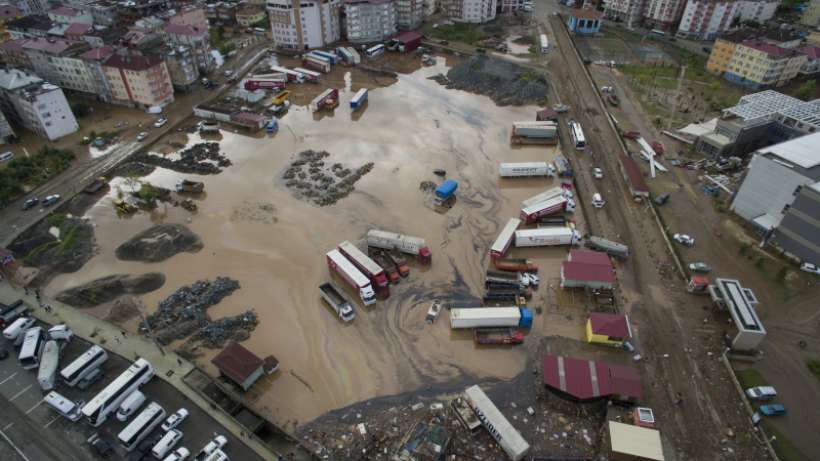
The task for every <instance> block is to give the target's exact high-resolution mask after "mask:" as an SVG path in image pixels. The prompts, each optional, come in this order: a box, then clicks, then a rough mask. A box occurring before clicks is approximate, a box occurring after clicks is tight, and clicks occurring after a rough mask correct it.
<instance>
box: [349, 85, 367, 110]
mask: <svg viewBox="0 0 820 461" xmlns="http://www.w3.org/2000/svg"><path fill="white" fill-rule="evenodd" d="M366 102H367V88H362V89H360V90H359V91H357V92H356V94H355V95H353V98H352V99H351V100H350V109H351V110H353V111H357V110H359V109H361V108H362V106H364V104H365V103H366Z"/></svg>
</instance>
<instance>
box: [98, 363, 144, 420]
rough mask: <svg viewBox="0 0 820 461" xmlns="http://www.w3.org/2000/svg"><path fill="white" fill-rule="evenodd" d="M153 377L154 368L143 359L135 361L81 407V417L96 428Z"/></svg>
mask: <svg viewBox="0 0 820 461" xmlns="http://www.w3.org/2000/svg"><path fill="white" fill-rule="evenodd" d="M153 376H154V367H153V366H151V364H150V363H149V362H148V361H147V360H145V359H142V358H141V359H137V361H136V362H134V363H133V364H131V366H130V367H128V369H127V370H125V371H123V372H122V374H121V375H119V376H118V377H117V379H115V380H114V381H112V382H111V383H110V384H109V385H108V386H106V387H105V389H103V390H102V391H100V393H99V394H97V395H96V396H94V398H93V399H92V400H91V401H90V402H88V403H87V404H86V405H85V406H84V407H83V415H84V416H85V417H86V418H88V423H89V424H91V425H92V426H94V427H98V426H99V425H100V424H102V423H103V422H104V421H105V420H106V419H107V418H108V415H110V414H111V413H113V412H115V411H117V408H119V406H120V404H121V403H122V401H123V400H125V398H126V397H128V396H129V395H131V393H132V392H134V391H135V390H137V389H139V387H140V386H142V385H143V384H145V383H147V382H148V381H150V380H151V378H152V377H153Z"/></svg>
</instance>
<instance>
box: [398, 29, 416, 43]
mask: <svg viewBox="0 0 820 461" xmlns="http://www.w3.org/2000/svg"><path fill="white" fill-rule="evenodd" d="M395 39H396V40H398V41H400V42H403V43H407V42H412V41H413V40H419V39H421V34H420V33H418V32H416V31H413V30H406V31H404V32H400V33H399V34H398V35H396V37H395Z"/></svg>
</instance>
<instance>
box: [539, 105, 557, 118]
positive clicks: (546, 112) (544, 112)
mask: <svg viewBox="0 0 820 461" xmlns="http://www.w3.org/2000/svg"><path fill="white" fill-rule="evenodd" d="M555 118H558V112H555V110H553V109H550V108H549V107H548V108H546V109H541V110H539V111H538V112H536V113H535V119H536V120H551V119H555Z"/></svg>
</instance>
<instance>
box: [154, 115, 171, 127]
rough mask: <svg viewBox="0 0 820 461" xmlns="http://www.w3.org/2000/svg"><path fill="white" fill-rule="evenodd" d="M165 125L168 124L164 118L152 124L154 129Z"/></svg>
mask: <svg viewBox="0 0 820 461" xmlns="http://www.w3.org/2000/svg"><path fill="white" fill-rule="evenodd" d="M166 123H168V119H167V118H165V117H160V118H158V119H157V121H156V122H154V127H155V128H159V127H161V126H163V125H165V124H166Z"/></svg>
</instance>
